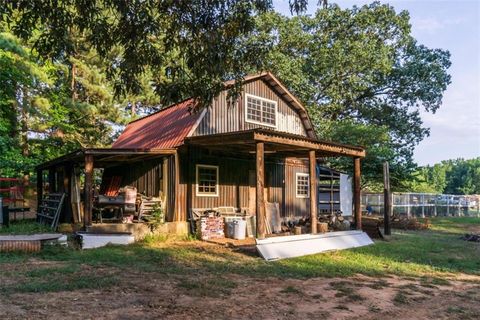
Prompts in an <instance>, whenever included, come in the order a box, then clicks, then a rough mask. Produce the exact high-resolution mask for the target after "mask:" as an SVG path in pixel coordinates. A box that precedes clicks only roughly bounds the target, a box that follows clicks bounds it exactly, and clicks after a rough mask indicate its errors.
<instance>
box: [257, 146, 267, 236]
mask: <svg viewBox="0 0 480 320" xmlns="http://www.w3.org/2000/svg"><path fill="white" fill-rule="evenodd" d="M255 167H256V178H257V179H256V180H257V186H256V215H257V238H258V239H264V238H265V235H266V225H265V223H266V217H265V201H264V196H263V195H264V187H265V182H264V181H265V159H264V144H263V142H258V143H257V147H256V160H255Z"/></svg>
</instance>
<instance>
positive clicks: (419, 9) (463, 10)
mask: <svg viewBox="0 0 480 320" xmlns="http://www.w3.org/2000/svg"><path fill="white" fill-rule="evenodd" d="M329 2H330V3H337V4H338V5H340V6H341V7H342V8H347V7H352V6H353V5H357V6H358V5H363V4H366V3H371V2H372V1H361V0H357V1H353V0H329ZM380 2H382V3H388V4H390V5H392V6H393V7H394V8H395V9H396V11H397V12H399V11H401V10H407V11H409V13H410V19H411V20H410V22H411V24H412V33H413V36H414V37H415V38H416V39H417V40H418V42H419V43H421V44H424V45H426V46H428V47H430V48H442V49H447V50H449V51H450V53H451V61H452V66H451V67H450V69H449V72H450V74H451V76H452V83H451V84H450V86H449V87H448V89H447V91H446V92H445V94H444V99H443V104H442V106H441V107H440V109H439V110H438V111H437V112H436V113H435V114H429V113H425V112H423V113H422V119H423V121H424V124H425V126H426V127H429V128H430V136H429V137H427V138H425V140H424V141H422V142H421V143H420V144H419V145H418V146H417V147H416V149H415V160H416V162H417V163H418V164H420V165H426V164H434V163H437V162H440V161H441V160H447V159H455V158H466V159H469V158H474V157H478V156H480V0H463V1H462V0H456V1H447V0H417V1H415V0H410V1H408V0H390V1H380ZM273 3H274V5H275V8H276V10H277V11H279V12H281V13H283V14H286V15H288V14H289V7H288V0H274V1H273ZM317 3H318V1H317V0H310V1H309V8H308V12H307V13H313V12H315V10H316V8H317Z"/></svg>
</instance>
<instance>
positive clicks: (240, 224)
mask: <svg viewBox="0 0 480 320" xmlns="http://www.w3.org/2000/svg"><path fill="white" fill-rule="evenodd" d="M246 230H247V222H246V221H245V220H236V221H234V222H233V238H234V239H237V240H243V239H245V232H246Z"/></svg>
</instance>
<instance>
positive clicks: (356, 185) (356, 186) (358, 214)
mask: <svg viewBox="0 0 480 320" xmlns="http://www.w3.org/2000/svg"><path fill="white" fill-rule="evenodd" d="M353 168H354V169H353V171H354V174H353V205H354V209H355V214H354V215H355V226H356V228H357V230H362V208H361V207H360V158H354V160H353Z"/></svg>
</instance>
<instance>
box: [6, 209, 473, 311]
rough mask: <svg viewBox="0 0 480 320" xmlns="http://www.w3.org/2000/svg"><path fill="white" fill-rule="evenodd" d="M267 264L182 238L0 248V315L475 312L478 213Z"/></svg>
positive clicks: (252, 257) (253, 257) (240, 254)
mask: <svg viewBox="0 0 480 320" xmlns="http://www.w3.org/2000/svg"><path fill="white" fill-rule="evenodd" d="M432 223H433V227H432V230H428V231H397V230H395V231H394V233H393V236H392V237H391V239H389V241H377V242H376V244H375V245H374V246H369V247H364V248H357V249H352V250H344V251H338V252H331V253H325V254H317V255H312V256H307V257H300V258H295V259H287V260H281V261H275V262H265V261H263V260H261V259H260V258H258V257H256V256H252V255H248V254H245V253H242V252H237V251H235V250H233V249H229V248H225V247H221V246H218V245H213V244H207V243H203V242H200V241H195V240H191V239H186V240H183V241H178V240H177V241H173V240H166V239H149V240H148V241H145V242H144V243H139V244H134V245H130V246H126V247H117V246H109V247H105V248H99V249H94V250H85V251H78V250H72V249H66V248H61V247H50V248H47V249H45V250H43V251H42V252H40V253H37V254H33V255H32V254H28V255H27V254H2V255H0V270H2V272H0V296H1V297H0V318H2V319H9V318H11V319H15V318H40V319H41V318H71V319H74V318H79V319H80V318H82V319H84V318H91V317H95V318H106V319H114V318H115V319H116V318H127V319H128V318H165V319H199V318H215V319H218V318H254V319H256V318H274V319H287V318H288V319H292V318H313V319H315V318H330V317H331V318H355V317H360V316H361V317H362V318H367V319H376V318H379V319H380V318H392V317H396V318H410V319H411V318H444V319H457V318H458V319H477V318H479V317H480V308H479V307H478V305H479V302H480V244H479V243H472V242H465V241H462V240H460V239H459V237H460V236H461V235H462V234H463V233H465V232H478V233H480V219H479V218H438V219H434V220H432Z"/></svg>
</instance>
